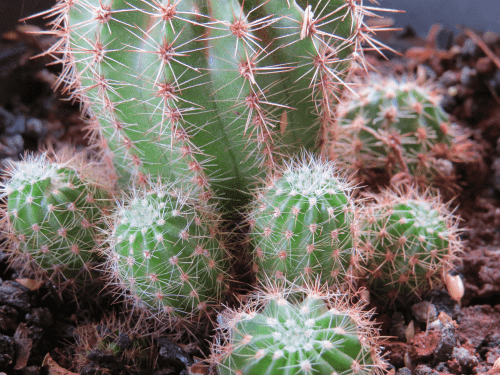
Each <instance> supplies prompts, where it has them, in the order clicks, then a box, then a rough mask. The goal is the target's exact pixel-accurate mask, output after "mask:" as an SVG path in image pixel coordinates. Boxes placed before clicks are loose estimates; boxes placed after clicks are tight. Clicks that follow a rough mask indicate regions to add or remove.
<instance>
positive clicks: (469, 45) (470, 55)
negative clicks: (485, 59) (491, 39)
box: [461, 39, 482, 61]
mask: <svg viewBox="0 0 500 375" xmlns="http://www.w3.org/2000/svg"><path fill="white" fill-rule="evenodd" d="M461 52H462V53H461V57H462V60H465V61H468V60H471V59H475V58H478V57H479V56H480V55H481V53H482V51H481V49H480V48H479V46H478V45H477V44H476V43H475V42H474V41H473V40H472V39H467V40H466V41H465V43H464V45H463V47H462V51H461Z"/></svg>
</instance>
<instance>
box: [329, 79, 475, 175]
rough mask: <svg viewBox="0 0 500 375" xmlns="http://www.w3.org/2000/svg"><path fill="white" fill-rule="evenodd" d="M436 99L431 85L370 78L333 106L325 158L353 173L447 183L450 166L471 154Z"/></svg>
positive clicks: (405, 80)
mask: <svg viewBox="0 0 500 375" xmlns="http://www.w3.org/2000/svg"><path fill="white" fill-rule="evenodd" d="M365 84H366V85H365ZM439 100H440V96H439V95H438V94H437V90H436V89H435V88H433V87H431V86H421V85H419V84H418V83H417V82H415V81H413V80H411V79H409V78H406V79H401V80H396V79H394V78H382V77H379V76H376V75H371V76H370V77H369V78H368V79H366V80H365V81H363V85H362V86H361V88H360V89H359V90H357V92H356V95H354V94H350V95H347V97H346V99H345V100H344V101H343V102H342V104H341V105H339V106H338V107H337V120H336V121H337V122H336V125H335V126H334V127H332V132H331V137H332V142H331V145H330V149H329V151H330V157H332V158H334V159H337V160H339V162H341V163H342V164H343V165H344V166H346V167H348V168H350V169H351V170H353V171H360V172H363V171H367V170H369V169H386V170H387V171H388V172H389V174H390V175H393V174H395V173H397V172H407V173H410V174H411V175H412V176H415V177H416V178H417V181H420V182H422V183H424V184H428V183H429V179H432V178H433V177H434V176H436V175H441V176H443V177H445V178H446V177H448V179H449V177H450V175H452V174H453V165H452V162H458V161H469V160H472V159H473V158H474V153H473V152H472V150H471V146H472V143H471V142H470V141H467V140H466V136H464V135H460V134H459V131H458V128H457V126H456V125H454V124H452V123H451V121H450V118H449V116H448V115H447V114H446V113H445V112H444V111H443V110H442V109H441V107H440V105H439Z"/></svg>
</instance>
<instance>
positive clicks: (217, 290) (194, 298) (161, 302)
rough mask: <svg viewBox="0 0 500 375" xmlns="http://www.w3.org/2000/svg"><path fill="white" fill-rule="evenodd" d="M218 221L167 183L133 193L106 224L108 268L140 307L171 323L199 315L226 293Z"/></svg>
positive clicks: (225, 255)
mask: <svg viewBox="0 0 500 375" xmlns="http://www.w3.org/2000/svg"><path fill="white" fill-rule="evenodd" d="M218 221H219V219H218V217H217V215H216V213H215V212H214V211H212V210H211V208H210V207H208V206H204V205H202V206H197V204H196V201H195V200H193V199H192V198H189V194H188V193H187V192H182V191H179V190H176V189H174V188H173V186H172V185H171V184H170V185H158V186H156V187H155V188H154V189H151V190H149V191H146V190H143V191H134V192H133V193H132V196H131V198H130V199H129V200H126V201H125V202H124V203H123V204H121V205H120V207H119V208H118V209H117V211H116V213H115V214H114V218H113V224H111V225H110V227H111V228H113V229H112V231H111V232H110V233H108V236H109V242H110V248H109V249H107V250H106V251H107V253H108V259H109V260H108V262H107V265H106V269H107V270H108V271H109V273H110V275H111V277H112V278H113V279H115V280H116V282H117V283H118V284H119V285H120V286H123V287H124V290H125V294H127V293H129V294H130V296H131V297H132V298H133V299H134V300H135V303H136V305H138V306H145V307H148V308H149V309H150V310H152V311H153V312H155V313H156V314H164V315H165V313H166V315H168V317H169V318H172V319H173V318H175V317H182V318H184V317H189V316H195V315H198V316H201V315H203V314H205V313H206V312H207V311H208V310H210V309H211V308H213V307H214V306H217V305H218V303H219V301H220V298H221V297H222V295H223V293H224V292H225V291H226V288H227V282H228V270H229V266H228V264H229V262H228V253H227V252H226V249H225V247H224V244H223V242H222V240H221V233H220V231H219V228H218V225H219V222H218Z"/></svg>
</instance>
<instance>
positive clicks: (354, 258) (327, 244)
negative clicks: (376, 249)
mask: <svg viewBox="0 0 500 375" xmlns="http://www.w3.org/2000/svg"><path fill="white" fill-rule="evenodd" d="M353 189H354V188H353V186H352V184H350V183H349V182H348V180H346V179H345V178H343V177H342V176H341V175H340V170H339V169H338V168H337V166H336V165H335V164H334V163H332V162H329V161H322V160H320V159H319V158H317V157H314V156H313V155H310V154H303V155H302V158H301V159H298V160H292V161H289V162H287V163H286V164H285V166H284V167H283V168H282V169H280V170H279V171H278V172H277V175H276V176H273V177H271V178H269V182H268V183H267V184H266V186H264V187H263V188H261V189H258V190H257V191H256V199H255V201H254V202H252V203H251V206H250V209H249V215H248V220H247V221H248V223H249V224H250V238H251V241H252V244H253V245H254V246H253V249H254V250H253V254H254V271H255V272H256V273H257V277H258V278H259V279H260V280H261V281H265V280H266V279H267V278H271V279H273V278H278V279H283V278H285V279H287V280H290V281H294V280H296V279H299V278H301V277H306V278H312V279H316V278H317V277H318V276H319V277H320V278H321V280H322V281H323V282H326V281H328V282H330V283H332V284H333V283H338V282H345V281H351V280H348V279H349V276H352V273H353V272H352V271H353V268H356V267H357V266H358V263H359V261H360V254H359V253H358V251H357V248H356V247H357V241H358V238H357V237H358V234H359V229H358V219H359V218H358V208H357V207H356V205H355V203H354V200H353V198H352V197H351V194H352V191H353Z"/></svg>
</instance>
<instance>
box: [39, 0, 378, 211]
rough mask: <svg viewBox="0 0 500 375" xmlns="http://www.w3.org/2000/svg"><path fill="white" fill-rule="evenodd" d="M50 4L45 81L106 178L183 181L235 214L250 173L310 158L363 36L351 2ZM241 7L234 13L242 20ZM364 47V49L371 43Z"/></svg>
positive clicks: (100, 0)
mask: <svg viewBox="0 0 500 375" xmlns="http://www.w3.org/2000/svg"><path fill="white" fill-rule="evenodd" d="M300 4H302V5H304V6H305V8H301V7H300V6H299V5H298V4H297V2H296V1H295V0H292V1H291V0H273V1H264V0H253V1H245V2H241V4H240V2H238V1H237V0H228V1H225V2H223V3H221V2H216V1H213V0H182V1H180V0H177V1H172V0H163V1H160V0H127V1H125V0H85V1H83V0H59V2H58V4H57V5H56V6H55V7H54V8H53V9H52V10H50V11H47V12H45V14H47V15H52V16H55V17H56V18H55V20H54V21H53V25H54V31H53V32H54V33H55V34H56V35H58V36H60V40H59V41H58V43H56V44H55V45H54V46H53V47H52V48H51V49H50V50H49V51H47V53H48V54H53V55H55V56H57V57H58V59H59V61H60V62H61V63H62V64H63V65H64V68H63V74H62V76H61V77H60V78H59V83H60V84H62V85H64V86H66V90H67V91H69V92H71V94H72V95H73V97H74V98H77V99H79V100H80V101H81V102H82V103H83V107H84V111H85V112H86V114H87V115H88V117H89V122H90V125H89V128H90V129H91V132H92V134H93V136H94V137H95V138H97V139H100V141H101V143H102V145H103V146H106V147H109V149H110V150H111V151H110V152H109V153H107V157H108V160H109V159H112V160H113V162H114V165H115V166H116V167H117V168H118V172H119V174H118V175H119V177H121V178H122V179H125V176H126V175H130V174H132V175H134V176H138V177H139V178H140V179H141V180H143V181H145V180H149V179H151V178H158V177H159V178H160V179H161V180H162V181H163V182H175V181H183V183H186V182H187V181H190V182H191V183H194V184H195V185H197V186H198V187H199V189H198V192H197V193H198V194H201V195H202V197H203V198H204V199H207V197H209V196H211V195H212V194H214V193H213V192H212V190H211V188H210V187H209V181H211V182H212V183H213V184H212V185H213V186H212V188H213V190H215V192H216V194H217V195H218V196H220V197H223V198H224V200H223V201H222V202H223V203H225V204H226V203H227V204H226V206H227V207H231V208H232V207H233V206H234V205H240V206H241V204H243V203H244V202H245V201H246V200H247V196H246V195H245V194H243V193H244V192H248V190H249V187H250V186H251V185H252V184H253V183H254V177H255V176H258V175H260V176H263V173H264V170H265V169H268V168H270V167H272V166H274V165H275V164H276V162H277V160H278V155H284V154H290V153H292V152H293V150H294V149H295V148H296V146H304V147H306V148H307V149H310V150H311V149H314V148H315V147H316V146H317V144H318V142H319V141H320V140H321V138H322V136H321V134H322V132H323V131H325V129H326V127H327V126H329V124H330V123H331V121H332V118H333V117H332V110H333V106H334V104H335V101H336V99H337V96H338V94H339V92H340V91H341V88H342V86H343V84H344V82H343V78H344V77H345V76H346V73H347V70H348V67H349V64H350V61H351V60H352V59H353V58H354V57H355V56H356V57H360V58H361V57H362V49H361V43H363V42H365V41H367V40H369V41H371V40H372V37H371V33H372V32H373V30H371V29H370V28H368V27H367V26H366V25H365V24H364V23H363V19H362V18H363V15H364V14H365V13H370V14H371V13H372V12H373V10H374V9H373V8H372V7H365V6H363V5H362V4H358V2H357V1H352V0H335V1H334V0H330V1H326V2H323V3H322V2H317V5H316V6H315V8H314V9H313V8H312V7H311V5H309V6H307V5H306V2H305V1H300ZM245 10H246V14H245ZM375 45H376V44H374V43H373V42H372V46H375Z"/></svg>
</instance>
